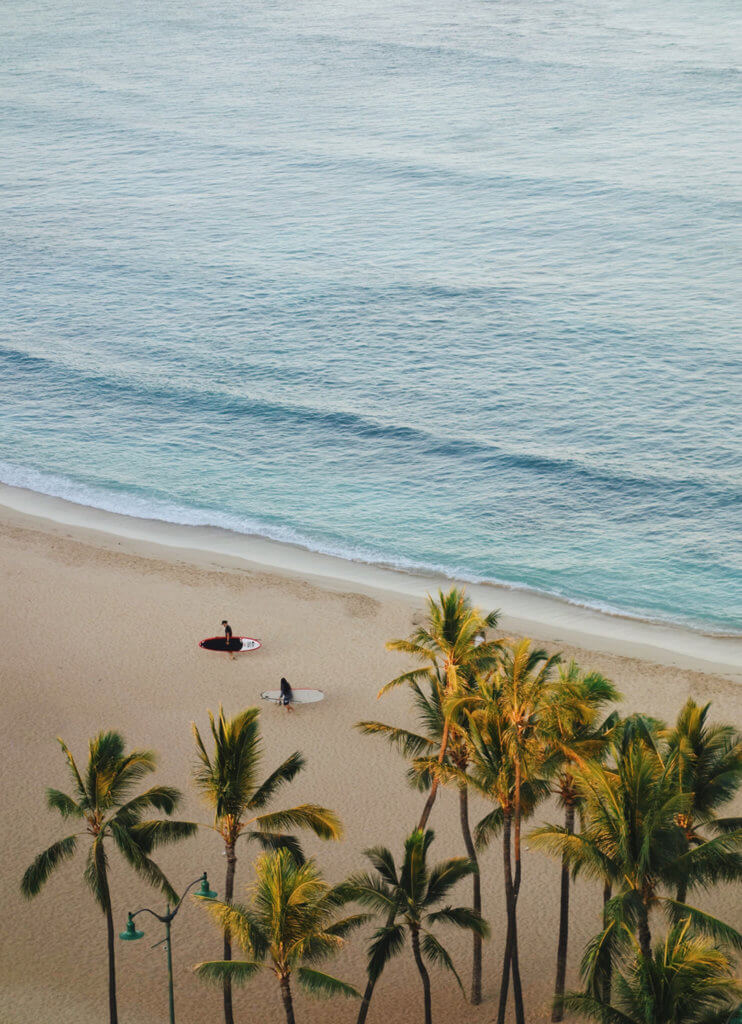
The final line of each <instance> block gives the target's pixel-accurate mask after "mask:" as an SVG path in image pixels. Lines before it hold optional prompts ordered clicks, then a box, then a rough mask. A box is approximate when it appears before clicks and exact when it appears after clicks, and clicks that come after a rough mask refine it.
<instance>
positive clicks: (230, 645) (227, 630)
mask: <svg viewBox="0 0 742 1024" xmlns="http://www.w3.org/2000/svg"><path fill="white" fill-rule="evenodd" d="M222 625H223V626H224V642H225V643H226V645H227V653H228V654H229V657H230V658H231V659H232V661H235V660H236V659H235V656H234V641H233V640H232V627H231V626H230V624H229V623H228V622H227V620H226V619H222Z"/></svg>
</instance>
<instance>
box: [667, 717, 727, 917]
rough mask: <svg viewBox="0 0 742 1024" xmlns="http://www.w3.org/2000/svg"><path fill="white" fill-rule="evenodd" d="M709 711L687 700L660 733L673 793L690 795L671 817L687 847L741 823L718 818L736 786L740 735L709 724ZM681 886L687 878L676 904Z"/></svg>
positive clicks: (683, 892) (684, 895)
mask: <svg viewBox="0 0 742 1024" xmlns="http://www.w3.org/2000/svg"><path fill="white" fill-rule="evenodd" d="M710 707H711V705H710V704H705V705H703V706H700V705H698V704H696V703H695V701H694V700H692V699H691V698H689V699H688V701H687V702H686V704H685V706H684V707H683V708H682V710H681V712H680V714H679V715H678V719H677V722H676V724H675V727H674V728H673V729H671V730H670V731H669V732H668V733H667V734H666V742H667V748H668V754H669V756H670V757H674V779H675V782H676V785H677V789H678V792H680V793H687V794H689V795H690V804H689V806H688V808H687V809H686V810H685V811H683V812H679V813H678V815H677V818H676V821H677V824H678V826H679V828H681V829H682V831H683V834H684V836H685V840H686V842H687V844H688V846H689V847H691V846H692V847H698V846H701V845H702V844H703V843H705V842H707V841H708V837H707V836H705V835H704V834H703V832H702V831H701V829H704V828H705V829H708V830H709V831H710V832H711V833H712V834H716V835H719V834H724V833H730V832H736V831H740V830H742V818H737V817H734V818H729V817H725V818H720V817H719V816H718V811H719V809H720V808H721V807H723V806H724V805H725V804H727V803H729V801H730V800H731V799H732V798H733V797H734V796H735V795H736V793H737V791H738V790H739V788H740V785H741V784H742V736H740V734H739V732H738V731H737V730H736V729H735V728H734V726H732V725H727V724H723V723H710V722H709V721H708V715H709V709H710ZM687 887H688V883H687V879H681V880H680V881H679V883H678V892H677V898H678V900H679V902H681V903H684V902H685V899H686V895H687Z"/></svg>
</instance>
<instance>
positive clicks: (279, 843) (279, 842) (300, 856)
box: [242, 832, 306, 864]
mask: <svg viewBox="0 0 742 1024" xmlns="http://www.w3.org/2000/svg"><path fill="white" fill-rule="evenodd" d="M242 835H243V836H245V837H246V838H247V839H254V840H255V842H257V843H258V845H259V846H260V847H261V848H262V849H263V850H266V851H271V850H289V851H290V853H291V856H292V857H293V858H294V860H295V861H296V863H297V864H304V863H305V862H306V857H305V856H304V851H303V850H302V847H301V843H300V842H299V840H298V839H297V838H296V836H292V835H287V834H286V833H284V832H243V833H242Z"/></svg>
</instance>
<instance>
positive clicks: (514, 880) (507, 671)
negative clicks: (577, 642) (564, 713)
mask: <svg viewBox="0 0 742 1024" xmlns="http://www.w3.org/2000/svg"><path fill="white" fill-rule="evenodd" d="M559 660H560V655H559V654H553V655H551V656H549V655H548V654H547V653H546V651H544V650H541V649H540V648H533V647H531V641H530V640H529V639H528V638H527V637H524V638H523V639H522V640H518V641H515V640H511V641H508V642H506V643H504V644H503V645H502V646H501V650H500V652H499V658H498V663H497V667H496V670H495V673H494V678H493V680H492V681H488V680H486V679H485V680H481V681H480V686H479V690H478V692H470V693H468V694H463V695H459V696H456V695H453V696H451V697H449V698H448V699H447V701H446V704H445V706H444V710H445V711H446V712H447V714H449V715H453V714H454V712H455V711H456V710H457V709H458V708H461V707H464V708H467V709H468V710H470V711H471V712H472V717H478V718H483V719H484V721H487V720H490V721H493V722H494V728H495V730H497V731H498V734H499V736H498V739H499V742H500V743H501V744H502V749H503V752H504V754H505V757H506V758H507V759H508V760H509V761H510V762H511V764H512V766H513V809H512V818H511V819H510V821H511V823H512V851H513V856H512V859H511V851H510V835H509V833H508V836H507V840H508V841H507V843H506V844H505V845H504V852H505V892H506V907H507V918H508V930H507V939H506V943H505V955H504V957H503V984H502V986H501V995H500V999H501V1009H500V1017H501V1018H502V1017H504V1007H503V1005H502V1003H503V993H504V997H505V998H506V997H507V982H506V978H507V976H508V969H509V971H510V973H511V975H512V980H513V999H514V1003H515V1019H516V1022H517V1024H525V1011H524V1008H523V989H522V985H521V980H520V964H519V957H518V921H517V909H518V896H519V893H520V887H521V884H522V879H523V862H522V856H521V853H522V851H521V828H522V824H523V817H524V815H523V787H524V784H525V783H526V781H527V780H528V779H529V778H530V777H533V778H534V779H535V778H538V777H542V776H543V775H544V774H545V773H546V772H547V766H548V762H549V759H550V748H549V744H548V739H547V736H548V734H547V731H546V723H547V721H548V716H549V702H550V700H551V696H552V691H551V686H550V684H551V673H552V670H553V668H554V666H555V665H557V664H558V663H559Z"/></svg>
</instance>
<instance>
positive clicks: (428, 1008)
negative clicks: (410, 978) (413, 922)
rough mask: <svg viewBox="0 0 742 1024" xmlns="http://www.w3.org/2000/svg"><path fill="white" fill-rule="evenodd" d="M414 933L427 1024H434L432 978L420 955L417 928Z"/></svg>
mask: <svg viewBox="0 0 742 1024" xmlns="http://www.w3.org/2000/svg"><path fill="white" fill-rule="evenodd" d="M410 931H411V932H412V952H413V953H414V955H415V963H416V964H417V969H418V971H419V972H420V977H421V978H422V982H423V998H424V1001H425V1024H433V1009H432V1005H431V1000H430V976H429V974H428V971H427V968H426V967H425V964H424V963H423V958H422V956H421V955H420V932H419V930H418V929H417V928H411V929H410Z"/></svg>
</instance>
